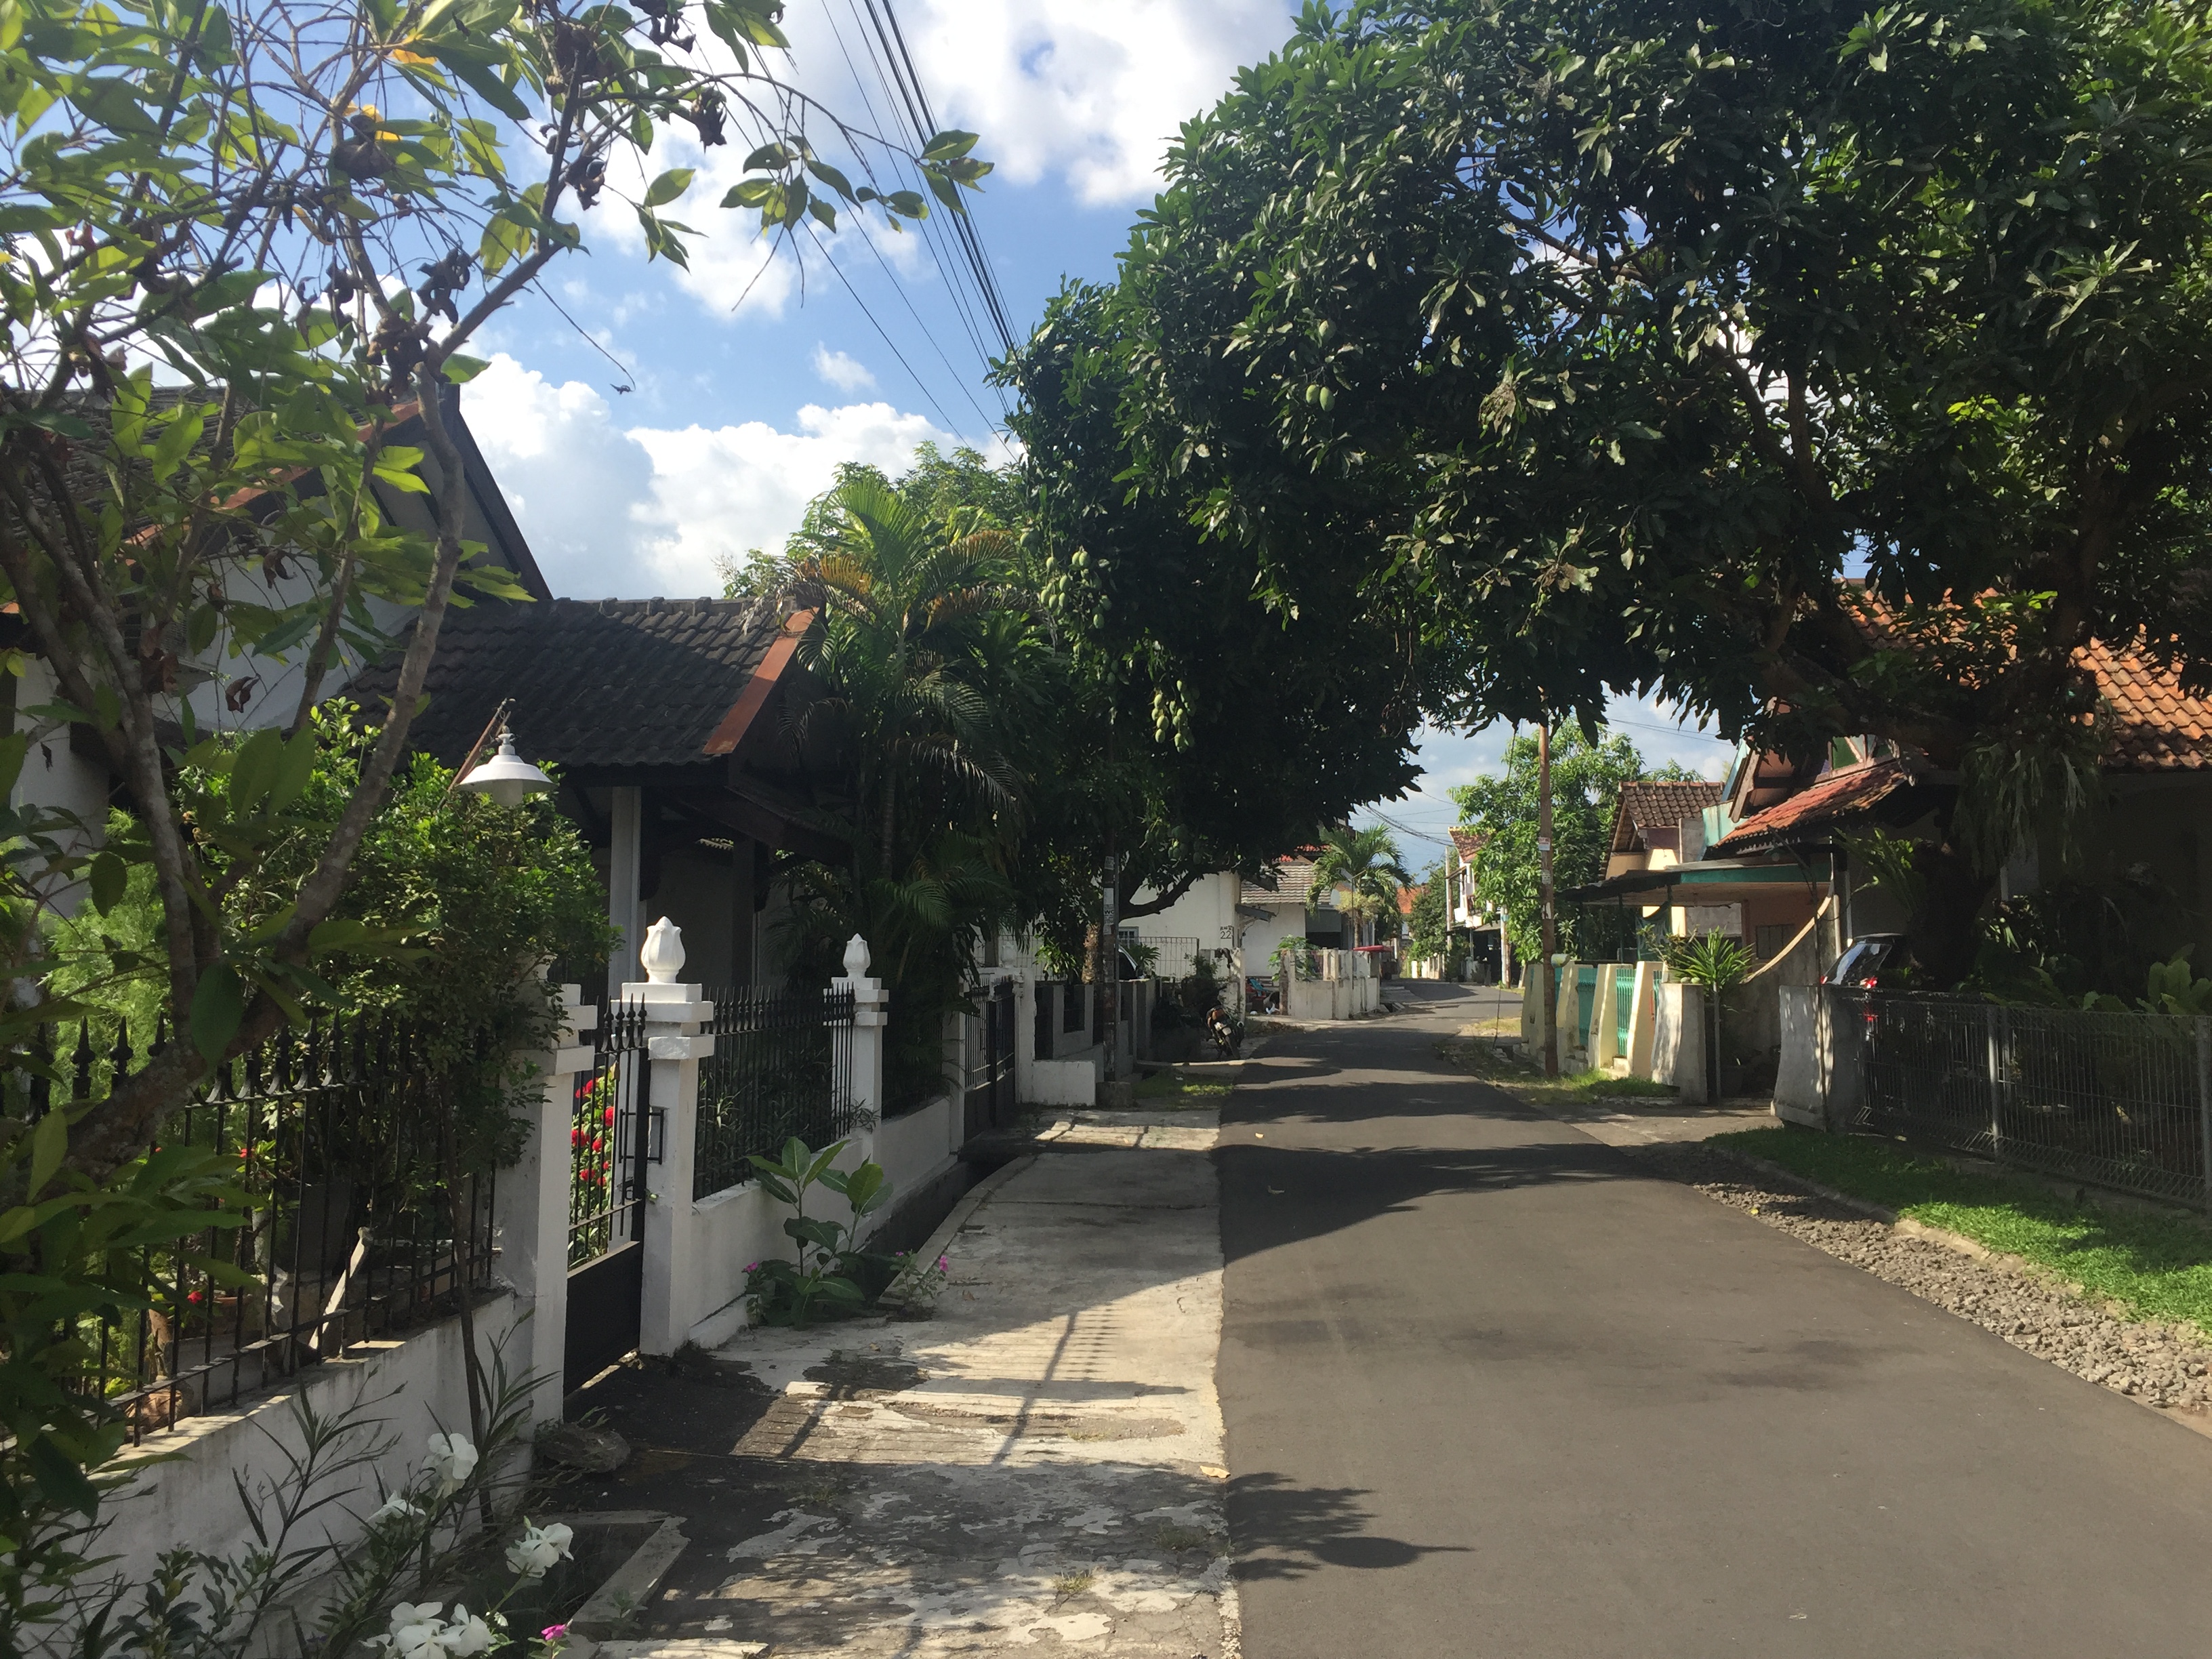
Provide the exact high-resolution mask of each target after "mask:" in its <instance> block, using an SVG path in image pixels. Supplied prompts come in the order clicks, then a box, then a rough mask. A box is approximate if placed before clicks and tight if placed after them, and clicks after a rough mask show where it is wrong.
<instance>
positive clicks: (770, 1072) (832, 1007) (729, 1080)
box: [691, 986, 866, 1198]
mask: <svg viewBox="0 0 2212 1659" xmlns="http://www.w3.org/2000/svg"><path fill="white" fill-rule="evenodd" d="M707 994H708V996H709V997H710V998H712V999H713V1000H714V1019H713V1021H712V1022H711V1023H710V1024H708V1027H707V1029H708V1030H709V1031H711V1032H713V1033H714V1054H713V1056H712V1057H711V1058H709V1059H708V1060H703V1061H702V1062H701V1064H700V1066H699V1120H698V1135H697V1139H696V1143H695V1146H694V1154H693V1164H692V1177H691V1195H692V1196H693V1197H694V1198H704V1197H706V1196H707V1195H708V1194H710V1193H719V1192H721V1191H723V1190H724V1189H725V1188H731V1187H735V1186H738V1185H740V1184H741V1183H743V1182H747V1181H750V1180H751V1179H752V1176H753V1170H752V1164H751V1162H750V1158H751V1154H753V1153H755V1152H760V1153H763V1154H764V1155H766V1154H773V1153H775V1152H780V1151H781V1149H782V1147H783V1144H784V1142H785V1141H787V1140H788V1139H790V1138H791V1137H792V1136H793V1135H796V1136H798V1137H799V1139H801V1140H804V1141H805V1143H806V1144H807V1145H808V1146H813V1147H821V1146H826V1145H828V1144H829V1142H830V1141H833V1140H836V1139H841V1138H842V1137H843V1136H845V1135H848V1134H851V1133H853V1132H854V1130H855V1129H859V1128H862V1127H866V1125H865V1124H864V1123H863V1121H862V1117H863V1113H862V1111H861V1109H860V1106H859V1105H858V1104H857V1103H855V1102H854V1098H853V994H852V992H851V991H849V990H844V991H837V990H831V991H759V990H755V989H754V988H752V987H750V986H710V987H708V992H707Z"/></svg>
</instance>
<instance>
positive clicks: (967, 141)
mask: <svg viewBox="0 0 2212 1659" xmlns="http://www.w3.org/2000/svg"><path fill="white" fill-rule="evenodd" d="M975 140H976V135H975V134H974V133H972V132H962V131H959V130H958V129H957V128H955V127H948V128H946V129H945V131H943V132H940V133H939V134H938V135H937V136H936V137H934V138H932V139H931V140H930V141H929V142H928V143H927V144H924V145H923V146H922V149H921V159H922V160H923V161H956V160H957V159H958V158H959V157H961V156H963V155H966V154H967V153H968V152H969V150H971V149H975Z"/></svg>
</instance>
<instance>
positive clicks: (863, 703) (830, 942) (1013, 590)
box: [792, 470, 1056, 1093]
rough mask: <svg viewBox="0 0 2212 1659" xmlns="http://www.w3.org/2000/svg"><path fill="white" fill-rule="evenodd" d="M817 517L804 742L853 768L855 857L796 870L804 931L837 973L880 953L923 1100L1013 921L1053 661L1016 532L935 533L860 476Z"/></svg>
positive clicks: (806, 561) (895, 1048)
mask: <svg viewBox="0 0 2212 1659" xmlns="http://www.w3.org/2000/svg"><path fill="white" fill-rule="evenodd" d="M817 507H819V508H820V511H819V513H817V512H816V511H814V510H812V509H810V512H809V515H808V516H809V520H810V531H809V533H808V535H807V536H806V537H805V543H804V544H805V545H806V546H807V547H808V548H809V549H810V550H809V551H807V552H806V553H805V554H804V555H803V556H801V557H800V558H799V559H798V560H797V561H795V562H794V564H793V570H792V574H793V577H794V578H795V579H796V581H797V582H798V583H799V585H800V586H802V587H804V588H808V589H811V590H812V592H814V593H816V594H817V595H818V596H819V600H820V606H821V611H822V622H821V626H820V627H819V628H818V629H816V630H814V632H813V633H812V634H811V635H810V636H809V646H808V657H807V661H808V664H809V665H810V666H811V668H812V669H813V670H814V671H815V673H816V674H817V676H818V677H819V679H820V682H821V685H822V695H821V696H818V697H817V699H816V700H815V701H814V702H812V703H811V705H810V706H809V707H808V708H806V709H805V712H804V713H803V714H801V715H800V717H799V722H798V730H797V732H795V734H794V735H795V736H797V738H799V741H800V743H801V744H802V745H806V744H809V741H810V739H811V738H814V737H816V736H817V735H820V736H823V737H827V738H829V739H831V741H832V742H833V743H834V744H835V745H836V748H837V749H838V750H841V751H842V753H843V755H844V756H845V757H847V762H848V768H849V782H850V789H851V795H850V805H851V814H852V816H851V818H850V821H849V830H850V833H851V836H852V844H853V854H852V858H851V860H850V862H849V864H848V865H845V866H842V867H835V866H826V865H815V866H808V867H806V868H805V869H803V870H802V871H800V872H799V882H798V887H799V896H800V897H801V899H802V901H803V902H802V903H801V905H800V907H799V915H798V920H799V924H800V926H801V927H803V928H804V929H805V933H806V935H807V937H808V939H809V942H810V946H811V947H818V948H817V949H815V950H814V953H815V954H818V955H822V956H823V957H826V958H827V959H828V960H831V961H834V960H835V959H836V954H837V952H838V951H842V948H843V941H844V940H845V939H847V938H849V937H850V936H851V935H852V934H853V933H860V934H862V935H864V936H865V937H866V939H867V940H868V942H869V945H870V946H871V947H872V950H873V951H874V953H875V957H876V960H877V962H878V963H879V964H880V966H881V971H882V972H883V974H884V978H885V979H886V980H887V981H890V985H891V987H892V993H893V994H892V1002H891V1010H892V1014H891V1020H892V1026H893V1030H892V1032H891V1041H890V1048H891V1054H890V1060H891V1065H892V1068H893V1072H894V1073H895V1075H894V1079H893V1081H892V1089H893V1091H894V1093H904V1092H908V1091H923V1090H927V1089H928V1088H930V1087H932V1086H933V1082H934V1079H935V1073H936V1071H937V1068H938V1066H939V1064H940V1058H939V1055H940V1050H939V1036H938V1033H939V1030H940V1029H941V1027H940V1024H939V1021H940V1019H941V1017H942V1016H943V1015H944V1014H945V1013H946V1012H951V1011H953V1010H954V1009H956V1008H957V1007H959V1006H962V1005H963V1002H964V1000H965V998H966V996H967V994H968V992H969V988H970V987H969V984H968V980H969V971H970V970H969V963H971V962H972V961H973V960H974V957H975V951H974V947H975V945H976V944H977V943H978V942H979V940H980V939H981V938H983V937H984V936H985V934H986V933H987V930H992V929H995V928H996V927H998V926H999V925H1000V921H1002V920H1003V919H1004V918H1005V914H1006V911H1007V910H1008V908H1010V904H1011V889H1010V888H1009V886H1008V884H1007V881H1006V861H1007V858H1008V855H1009V854H1010V851H1011V849H1012V846H1013V845H1014V841H1015V836H1016V832H1017V830H1018V827H1019V823H1020V819H1021V814H1022V808H1023V801H1022V791H1021V787H1020V779H1021V775H1022V769H1020V768H1019V767H1018V766H1017V765H1016V764H1015V763H1014V761H1013V759H1012V755H1013V754H1014V752H1015V751H1016V750H1018V749H1019V748H1020V747H1021V746H1022V741H1023V736H1024V718H1023V717H1024V714H1035V713H1036V711H1037V709H1038V708H1039V706H1040V704H1041V702H1042V701H1043V699H1044V696H1045V695H1046V694H1044V693H1042V692H1041V691H1039V690H1038V689H1037V688H1038V685H1039V684H1040V683H1041V682H1042V681H1045V680H1048V679H1049V678H1050V677H1051V676H1050V669H1051V665H1052V660H1053V659H1054V656H1055V655H1056V653H1055V650H1054V647H1053V646H1052V644H1051V642H1050V641H1049V640H1048V638H1047V637H1045V635H1046V632H1047V630H1046V629H1043V628H1042V627H1041V626H1039V625H1038V617H1039V608H1038V606H1037V604H1036V600H1035V599H1034V598H1033V597H1031V596H1030V593H1029V592H1027V591H1026V590H1025V589H1024V588H1023V587H1022V586H1020V585H1019V584H1018V582H1017V581H1016V580H1014V578H1015V577H1016V575H1017V574H1018V565H1017V562H1016V560H1017V556H1018V546H1017V543H1016V538H1013V537H1012V536H1011V535H1009V534H1008V533H1006V532H1004V531H1001V530H998V529H994V528H990V527H987V526H982V525H980V524H979V523H978V522H976V519H975V515H974V514H973V513H958V512H956V513H952V514H951V515H950V516H948V517H942V518H933V517H932V516H930V514H929V513H927V512H925V511H924V510H922V508H921V507H918V506H917V505H915V503H914V502H912V501H908V500H907V499H906V498H904V497H903V496H902V495H901V494H900V493H899V491H898V490H897V489H896V488H894V487H893V486H892V485H891V484H890V483H888V482H887V481H885V480H884V479H883V478H882V477H879V476H878V475H875V474H872V473H867V472H861V471H857V470H856V471H854V472H851V473H848V475H847V476H845V477H842V478H841V479H840V480H839V481H838V483H837V485H836V488H835V489H832V490H830V491H829V493H828V494H827V495H825V496H824V497H823V499H822V501H820V502H818V503H817Z"/></svg>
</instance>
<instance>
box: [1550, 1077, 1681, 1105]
mask: <svg viewBox="0 0 2212 1659" xmlns="http://www.w3.org/2000/svg"><path fill="white" fill-rule="evenodd" d="M1559 1080H1560V1081H1561V1082H1562V1083H1565V1084H1569V1085H1572V1087H1573V1089H1574V1091H1575V1092H1576V1093H1577V1095H1579V1096H1581V1097H1583V1099H1584V1100H1610V1099H1616V1098H1619V1097H1621V1096H1624V1095H1626V1096H1642V1097H1650V1098H1651V1099H1655V1100H1672V1099H1674V1085H1673V1084H1671V1083H1654V1082H1653V1081H1652V1080H1651V1079H1650V1078H1648V1077H1615V1076H1613V1073H1610V1072H1577V1073H1575V1075H1574V1076H1572V1077H1570V1078H1562V1079H1559Z"/></svg>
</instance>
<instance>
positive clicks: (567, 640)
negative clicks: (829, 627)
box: [345, 599, 813, 767]
mask: <svg viewBox="0 0 2212 1659" xmlns="http://www.w3.org/2000/svg"><path fill="white" fill-rule="evenodd" d="M812 620H813V613H812V612H811V611H791V610H790V608H789V607H788V606H787V605H786V604H784V603H783V602H781V601H780V600H778V599H601V600H599V601H596V602H592V601H587V600H578V599H550V600H541V601H539V602H538V603H537V604H534V605H490V604H482V605H472V606H471V607H470V608H469V609H468V610H466V611H450V612H448V613H447V617H446V622H445V625H444V627H442V628H441V629H440V630H439V634H438V653H437V655H436V657H435V658H434V659H432V662H431V665H430V675H429V680H428V690H429V693H430V702H429V704H428V707H427V708H424V709H423V710H422V713H421V714H419V715H417V716H416V721H415V725H414V728H413V730H412V732H410V738H411V739H412V741H413V744H414V746H415V747H416V749H418V750H422V751H425V752H427V753H428V754H432V755H435V756H436V757H438V758H439V759H440V760H441V761H443V762H445V763H447V765H449V766H450V765H457V764H459V762H460V760H461V759H462V757H464V756H465V755H466V754H467V752H468V749H469V745H470V744H472V743H474V742H475V741H476V740H477V734H478V733H479V732H482V731H483V726H484V722H485V721H486V720H489V719H490V718H491V714H492V711H493V710H494V709H495V708H497V707H498V705H499V701H500V699H501V697H513V699H514V711H513V715H512V717H511V723H512V725H513V728H514V739H515V745H516V747H517V748H518V749H520V751H521V752H522V753H523V755H524V756H526V757H528V758H529V759H531V760H533V761H550V762H557V763H560V764H562V765H563V766H571V767H574V766H587V767H588V766H671V765H689V764H693V763H699V762H702V761H706V760H709V759H712V758H713V757H715V756H717V755H725V754H727V753H728V752H729V751H730V750H732V749H733V748H735V747H736V744H737V738H738V737H739V736H740V735H742V733H743V731H744V726H745V724H746V723H747V722H748V721H749V720H750V718H751V716H752V715H753V714H757V712H758V711H759V708H760V706H761V705H762V704H763V702H766V701H767V696H768V693H769V690H770V689H772V688H773V686H774V684H775V681H776V679H777V678H779V677H780V676H781V673H782V671H783V670H784V668H785V666H786V665H787V664H788V663H789V661H790V659H791V656H792V653H793V651H794V650H795V649H796V647H797V646H798V642H799V637H800V635H803V634H804V633H805V629H806V627H807V625H808V624H809V623H811V621H812ZM397 678H398V655H397V653H395V654H394V655H393V656H392V657H391V658H388V659H386V660H385V661H384V662H382V663H380V664H379V665H377V666H375V667H374V668H372V669H370V670H368V671H367V672H366V673H364V674H362V675H361V676H360V677H359V678H356V680H355V681H354V683H353V684H351V685H350V686H349V687H348V688H347V689H346V692H345V695H346V696H349V697H351V698H353V699H355V700H356V701H357V702H360V703H361V704H362V708H363V709H364V711H365V712H367V713H368V714H369V715H370V716H371V717H372V718H374V717H376V716H377V715H378V714H380V703H381V702H383V701H384V700H385V699H387V698H389V696H391V692H392V685H393V683H394V682H395V680H396V679H397Z"/></svg>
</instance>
